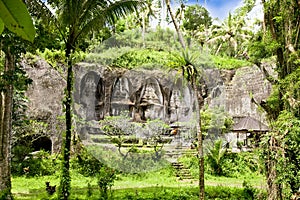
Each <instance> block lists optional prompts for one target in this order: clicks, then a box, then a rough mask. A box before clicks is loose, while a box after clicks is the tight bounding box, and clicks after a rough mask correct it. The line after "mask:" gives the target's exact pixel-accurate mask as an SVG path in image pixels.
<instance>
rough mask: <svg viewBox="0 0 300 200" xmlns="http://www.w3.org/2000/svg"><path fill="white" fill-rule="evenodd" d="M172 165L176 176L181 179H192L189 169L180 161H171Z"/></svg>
mask: <svg viewBox="0 0 300 200" xmlns="http://www.w3.org/2000/svg"><path fill="white" fill-rule="evenodd" d="M172 166H173V168H174V169H175V170H176V172H175V175H176V177H178V178H180V179H181V180H189V179H193V177H192V175H191V172H190V170H189V169H188V168H186V167H185V166H184V165H183V164H182V163H180V162H178V161H177V162H173V163H172Z"/></svg>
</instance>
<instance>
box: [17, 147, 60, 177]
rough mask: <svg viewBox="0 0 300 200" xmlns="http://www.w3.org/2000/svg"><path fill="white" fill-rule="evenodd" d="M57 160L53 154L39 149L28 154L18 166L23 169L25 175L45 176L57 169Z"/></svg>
mask: <svg viewBox="0 0 300 200" xmlns="http://www.w3.org/2000/svg"><path fill="white" fill-rule="evenodd" d="M58 162H59V160H58V159H56V157H55V155H50V154H49V153H48V152H46V151H43V150H41V151H38V152H36V153H34V154H29V156H27V157H26V158H25V160H24V161H23V162H22V163H21V164H20V165H19V167H20V168H22V169H23V174H25V175H26V176H45V175H52V174H54V173H55V172H56V171H57V170H58V168H59V164H58Z"/></svg>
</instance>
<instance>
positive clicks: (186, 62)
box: [175, 50, 205, 200]
mask: <svg viewBox="0 0 300 200" xmlns="http://www.w3.org/2000/svg"><path fill="white" fill-rule="evenodd" d="M197 58H199V55H196V54H191V53H190V52H189V51H188V50H183V51H182V53H181V55H179V54H177V55H175V61H176V66H175V67H179V68H180V69H181V71H182V75H183V77H184V78H185V79H186V80H187V81H188V82H189V83H190V84H191V86H192V88H193V91H194V95H195V96H196V100H197V103H196V118H197V122H198V124H197V133H198V134H197V140H198V156H199V199H200V200H204V196H205V193H204V192H205V187H204V154H203V134H202V131H201V115H200V109H201V103H202V102H203V99H202V96H201V94H200V92H199V90H198V84H199V82H198V81H197V80H199V76H200V75H201V70H200V69H199V67H197V63H196V61H197Z"/></svg>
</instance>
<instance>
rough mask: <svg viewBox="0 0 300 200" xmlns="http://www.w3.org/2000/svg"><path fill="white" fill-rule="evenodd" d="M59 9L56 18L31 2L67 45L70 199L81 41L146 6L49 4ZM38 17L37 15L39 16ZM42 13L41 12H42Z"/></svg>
mask: <svg viewBox="0 0 300 200" xmlns="http://www.w3.org/2000/svg"><path fill="white" fill-rule="evenodd" d="M49 3H51V5H52V6H55V10H56V12H57V13H56V15H53V14H52V13H51V12H50V10H49V9H48V8H47V7H46V6H45V4H44V3H43V1H42V0H27V4H28V5H29V6H30V8H31V10H32V11H35V12H36V11H37V10H38V12H39V11H41V10H43V11H44V14H45V15H44V16H47V17H48V18H49V17H50V18H51V19H52V20H53V21H55V26H56V27H57V28H58V29H59V30H60V33H61V36H62V38H63V41H64V44H65V55H66V63H67V88H66V90H65V100H64V106H65V118H66V133H65V137H64V141H63V167H62V178H61V183H60V185H61V187H60V195H61V198H63V199H68V197H69V195H70V194H69V190H70V174H69V168H70V163H69V160H70V150H71V135H72V109H71V106H72V92H73V53H74V52H75V51H76V48H77V46H78V44H79V42H80V40H81V39H83V38H84V37H85V36H86V35H87V34H88V33H90V32H92V31H93V30H96V29H101V28H103V27H104V26H105V25H106V24H107V23H115V22H116V20H117V19H119V18H121V17H123V16H125V15H126V14H128V13H131V12H133V11H135V10H137V8H138V7H139V6H141V5H142V2H140V1H138V0H118V1H113V2H111V1H102V0H61V1H49ZM36 13H37V12H36ZM39 13H41V12H39Z"/></svg>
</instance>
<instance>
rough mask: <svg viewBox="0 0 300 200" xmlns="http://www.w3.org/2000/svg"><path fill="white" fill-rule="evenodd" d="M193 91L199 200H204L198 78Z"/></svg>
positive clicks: (194, 80)
mask: <svg viewBox="0 0 300 200" xmlns="http://www.w3.org/2000/svg"><path fill="white" fill-rule="evenodd" d="M192 79H193V80H192V85H193V90H194V93H195V96H196V101H197V102H196V116H197V121H198V124H197V140H198V156H199V158H198V162H199V199H200V200H204V197H205V186H204V154H203V139H202V138H203V136H202V131H201V115H200V108H201V101H200V100H201V97H200V94H199V91H198V88H197V85H196V77H193V78H192Z"/></svg>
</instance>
